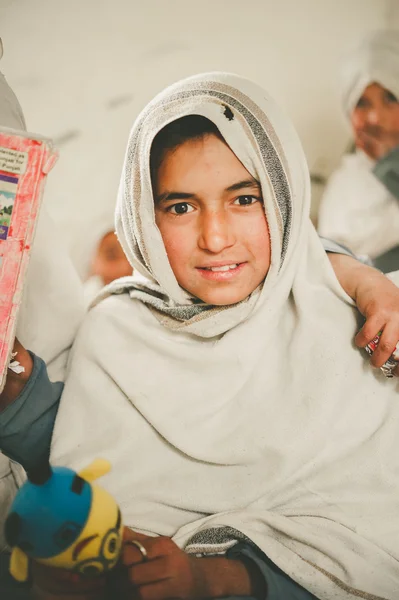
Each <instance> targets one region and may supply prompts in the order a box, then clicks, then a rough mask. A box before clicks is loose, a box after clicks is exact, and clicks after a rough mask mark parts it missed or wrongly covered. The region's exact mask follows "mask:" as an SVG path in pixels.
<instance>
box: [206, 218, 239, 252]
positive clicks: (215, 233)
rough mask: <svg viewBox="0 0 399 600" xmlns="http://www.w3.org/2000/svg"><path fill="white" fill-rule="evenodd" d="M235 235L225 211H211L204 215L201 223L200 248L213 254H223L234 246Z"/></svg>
mask: <svg viewBox="0 0 399 600" xmlns="http://www.w3.org/2000/svg"><path fill="white" fill-rule="evenodd" d="M234 243H235V235H234V232H233V228H232V224H231V223H229V219H228V215H227V214H226V212H225V211H224V210H221V211H212V212H211V211H210V212H209V213H208V214H204V215H203V216H202V218H201V222H200V232H199V239H198V246H199V247H200V248H201V249H202V250H207V251H208V252H212V253H213V254H218V253H220V252H222V251H223V250H224V249H225V248H229V247H230V246H233V245H234Z"/></svg>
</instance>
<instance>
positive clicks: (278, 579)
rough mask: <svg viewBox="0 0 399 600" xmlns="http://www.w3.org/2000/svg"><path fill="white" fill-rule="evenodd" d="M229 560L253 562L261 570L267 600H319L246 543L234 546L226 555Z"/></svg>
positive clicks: (238, 599) (236, 599)
mask: <svg viewBox="0 0 399 600" xmlns="http://www.w3.org/2000/svg"><path fill="white" fill-rule="evenodd" d="M226 556H227V558H233V559H234V558H235V559H240V558H243V557H245V559H249V560H251V561H252V562H253V563H254V564H255V565H256V566H257V567H258V569H259V571H260V573H261V575H262V577H264V579H265V582H266V587H267V590H268V591H267V596H266V598H267V600H317V597H316V596H314V595H313V594H312V593H311V592H308V591H307V590H305V588H303V587H302V586H300V585H299V584H298V583H296V582H295V581H294V580H293V579H291V577H288V575H287V574H286V573H284V572H283V571H282V570H281V569H279V568H278V567H277V565H275V564H274V563H273V562H272V561H271V560H270V559H269V558H268V557H267V556H266V554H264V553H263V552H262V551H261V550H259V549H258V548H256V547H255V546H252V545H251V544H248V543H246V542H239V543H238V544H236V545H235V546H233V547H232V548H231V549H230V550H229V551H228V552H227V554H226ZM223 600H256V599H254V598H249V596H246V597H245V598H244V597H240V596H230V597H229V598H225V599H223Z"/></svg>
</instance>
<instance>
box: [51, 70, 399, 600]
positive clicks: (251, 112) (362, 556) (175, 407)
mask: <svg viewBox="0 0 399 600" xmlns="http://www.w3.org/2000/svg"><path fill="white" fill-rule="evenodd" d="M225 106H228V107H230V109H231V111H232V112H233V115H234V119H233V120H229V119H228V118H226V116H225V114H224V112H225ZM186 114H201V115H205V116H206V117H208V118H209V119H211V120H212V121H213V122H214V123H215V124H216V125H217V127H218V128H219V130H220V131H221V133H222V135H223V136H224V138H225V139H226V141H227V143H228V144H229V146H230V147H231V148H232V149H233V151H234V152H235V153H236V155H237V156H238V158H239V159H240V160H241V161H242V163H243V164H244V165H245V166H246V168H247V169H248V170H249V171H250V173H251V174H252V175H253V176H255V177H256V178H257V179H258V180H259V181H260V182H261V186H262V191H263V197H264V200H265V210H266V215H267V219H268V223H269V228H270V236H271V244H272V262H271V267H270V270H269V273H268V276H267V279H266V281H265V283H264V285H263V287H262V289H260V290H257V291H256V292H255V293H254V294H252V297H251V298H249V299H248V300H247V301H244V302H242V303H239V304H237V305H235V306H231V307H223V308H215V309H210V310H202V311H200V312H197V311H196V310H195V303H194V302H193V299H192V298H190V297H189V296H188V295H187V293H186V292H184V290H182V289H181V288H180V287H179V286H178V284H177V281H176V280H175V278H174V275H173V272H172V270H171V268H170V266H169V263H168V260H167V256H166V253H165V249H164V246H163V243H162V239H161V236H160V233H159V231H158V229H157V228H156V226H155V223H154V208H153V198H152V191H151V183H150V173H149V152H150V147H151V142H152V139H153V138H154V136H155V135H156V133H157V132H158V131H159V130H160V129H161V128H162V127H163V126H164V125H165V124H166V123H168V122H170V121H172V120H174V119H176V118H178V117H180V116H182V115H186ZM117 231H118V234H119V236H120V239H121V241H122V243H123V246H124V248H125V251H126V252H127V254H128V256H129V259H130V260H131V262H132V265H133V267H134V268H135V269H136V271H140V273H141V276H142V278H141V281H140V282H137V283H136V280H135V279H134V278H133V279H132V280H131V279H125V280H123V281H121V282H119V284H118V285H117V286H113V287H112V290H113V291H114V292H119V293H120V294H119V295H117V294H116V293H115V294H113V295H111V296H110V297H108V298H106V299H105V300H103V301H102V302H100V303H98V304H97V306H95V307H94V308H93V309H92V310H91V311H90V312H89V314H88V316H87V317H86V320H85V322H84V325H83V327H82V329H81V331H80V333H79V334H78V337H77V340H76V343H75V346H74V349H73V352H72V361H71V369H70V374H69V377H68V380H67V383H66V387H65V391H64V395H63V398H62V401H61V407H60V411H59V414H58V418H57V422H56V426H55V432H54V436H53V441H52V460H53V461H54V462H55V463H57V464H66V465H70V466H73V467H74V468H79V467H81V466H83V465H85V464H87V462H88V461H89V460H90V459H91V458H93V457H95V456H104V457H106V458H107V459H109V460H110V461H111V463H112V465H113V470H112V472H111V473H110V474H109V475H107V476H106V477H105V478H104V480H103V482H104V485H105V486H106V487H107V488H108V489H109V490H110V491H111V492H112V493H113V494H114V495H115V497H116V498H117V500H118V502H119V503H120V505H121V508H122V511H123V515H124V519H125V523H126V524H127V525H129V526H131V527H133V528H136V529H140V530H142V531H147V532H150V533H152V534H164V535H169V536H173V537H174V539H175V541H176V542H177V543H178V544H179V545H181V546H182V547H185V548H186V549H187V550H188V551H195V552H198V551H205V552H207V551H215V550H218V549H219V550H223V548H226V544H227V545H228V543H232V540H233V541H234V539H237V538H240V537H242V536H245V537H247V538H249V539H250V540H252V541H253V542H254V543H255V544H257V545H258V546H259V547H260V548H261V549H262V550H263V551H264V552H265V553H266V554H267V555H268V556H269V557H270V558H271V559H272V560H273V561H274V562H275V563H276V564H277V565H278V566H279V567H280V568H281V569H283V570H284V571H285V572H286V573H288V575H290V577H292V578H293V579H294V580H296V581H297V582H299V583H300V584H301V585H302V586H304V587H305V588H306V589H308V590H310V591H311V592H313V593H314V594H315V595H316V596H317V597H319V598H321V599H324V600H331V599H332V598H339V599H348V600H349V599H351V598H353V597H358V598H365V599H368V600H373V599H374V600H381V599H389V600H396V599H397V597H398V590H399V562H398V561H399V453H398V452H397V448H396V446H397V440H398V436H399V403H398V398H397V391H396V387H397V385H396V384H393V383H392V381H387V380H385V379H384V377H383V376H382V375H381V373H380V372H379V371H373V370H372V369H370V367H369V365H368V363H367V362H366V361H365V359H364V357H363V356H362V355H361V353H360V352H359V351H358V350H357V349H356V348H355V347H354V345H353V344H351V340H352V339H353V336H354V334H355V332H356V330H357V327H358V323H357V321H356V319H357V316H356V315H357V313H356V311H355V309H354V308H353V305H352V302H351V301H350V299H349V298H348V297H347V296H346V295H345V293H344V292H343V290H342V289H341V287H340V286H339V284H338V282H337V280H336V278H335V275H334V273H333V271H332V269H331V267H330V264H329V262H328V259H327V257H326V255H325V253H324V250H323V248H322V246H321V243H320V242H319V239H318V237H317V235H316V233H315V231H314V229H313V228H312V226H311V224H310V221H309V178H308V169H307V166H306V161H305V158H304V154H303V151H302V148H301V146H300V143H299V141H298V138H297V135H296V133H295V131H294V129H293V127H292V125H291V124H290V123H289V122H288V120H287V118H286V117H285V116H284V115H283V114H282V112H281V111H280V109H279V108H278V107H277V106H276V105H275V103H274V102H273V101H272V100H271V99H270V98H269V96H268V95H267V94H266V93H265V92H264V91H263V90H261V89H259V88H258V87H257V86H256V85H254V84H252V83H250V82H249V81H246V80H243V79H241V78H239V77H237V76H234V75H228V74H220V73H211V74H208V75H202V76H197V77H194V78H191V79H187V80H184V81H182V82H180V83H178V84H176V85H174V86H172V87H171V88H168V89H167V90H165V91H164V92H163V93H162V94H160V95H159V96H158V97H157V98H156V99H155V100H154V101H153V102H152V103H151V104H150V105H149V106H148V107H147V108H146V109H145V110H144V112H143V113H142V115H141V116H140V117H139V118H138V120H137V121H136V123H135V125H134V127H133V130H132V133H131V136H130V140H129V145H128V149H127V153H126V159H125V164H124V169H123V174H122V181H121V186H120V193H119V201H118V211H117ZM143 276H146V277H147V281H145V280H144V281H143ZM124 291H125V292H126V291H129V293H123V292H124ZM170 308H173V309H176V310H177V312H172V313H171V311H170ZM202 308H204V307H202ZM205 308H208V307H205ZM179 311H180V312H179ZM177 325H178V327H177Z"/></svg>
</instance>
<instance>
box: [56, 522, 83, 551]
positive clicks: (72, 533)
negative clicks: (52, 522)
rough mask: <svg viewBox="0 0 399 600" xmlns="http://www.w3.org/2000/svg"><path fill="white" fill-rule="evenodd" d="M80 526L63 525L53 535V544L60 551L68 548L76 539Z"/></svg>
mask: <svg viewBox="0 0 399 600" xmlns="http://www.w3.org/2000/svg"><path fill="white" fill-rule="evenodd" d="M80 530H81V526H80V525H78V524H77V523H73V522H67V523H64V524H63V525H62V526H61V527H60V528H59V529H58V531H57V532H56V533H55V534H54V542H55V543H56V544H57V546H58V547H59V548H61V549H65V548H68V546H70V545H71V544H72V542H74V541H75V539H76V538H77V537H78V535H79V532H80Z"/></svg>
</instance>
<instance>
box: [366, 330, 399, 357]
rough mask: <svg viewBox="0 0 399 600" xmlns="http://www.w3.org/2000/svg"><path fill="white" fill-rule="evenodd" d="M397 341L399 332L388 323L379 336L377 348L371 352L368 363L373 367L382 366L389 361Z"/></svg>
mask: <svg viewBox="0 0 399 600" xmlns="http://www.w3.org/2000/svg"><path fill="white" fill-rule="evenodd" d="M398 339H399V331H398V328H397V327H396V326H395V325H392V324H391V323H388V324H387V325H386V326H385V327H384V330H383V332H382V334H381V337H380V341H379V342H378V346H377V348H376V349H375V351H374V352H373V355H372V357H371V359H370V362H371V364H372V365H373V366H375V367H382V365H383V364H384V363H385V362H386V361H387V360H388V359H389V357H390V356H391V355H392V354H393V352H394V351H395V348H396V344H397V342H398Z"/></svg>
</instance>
